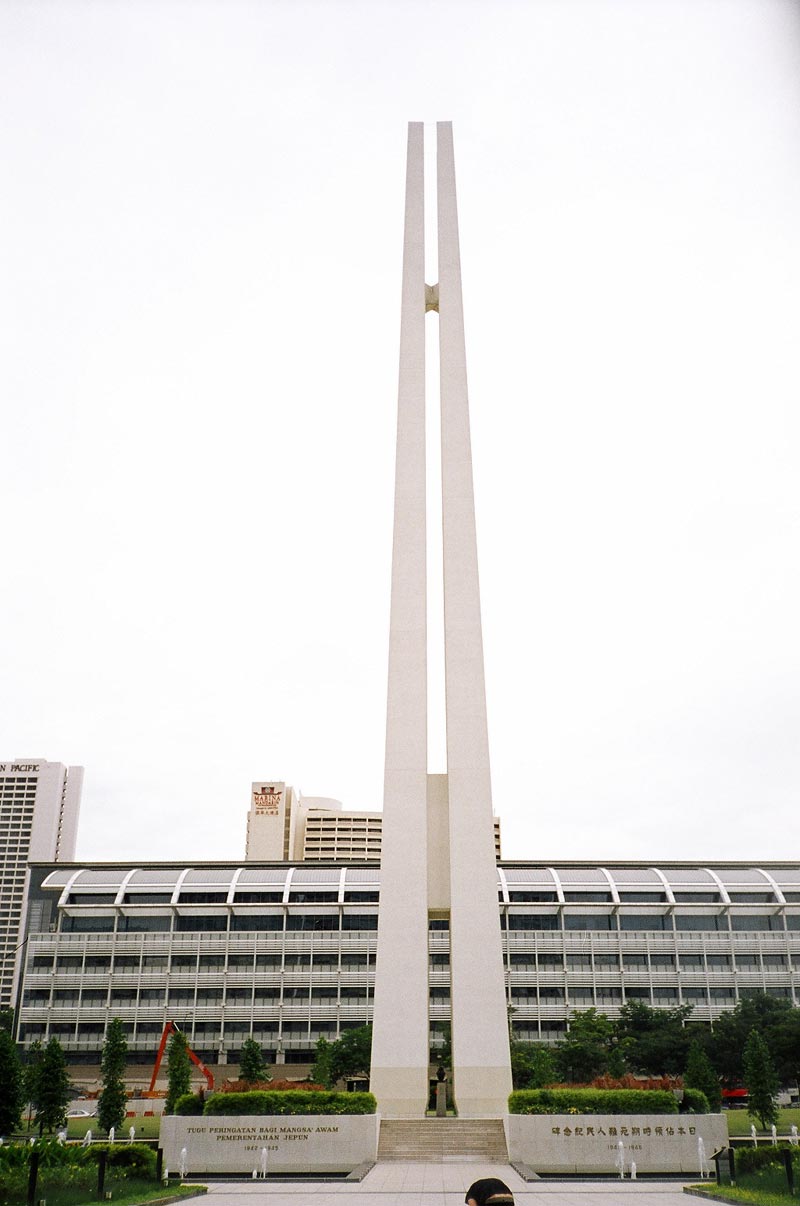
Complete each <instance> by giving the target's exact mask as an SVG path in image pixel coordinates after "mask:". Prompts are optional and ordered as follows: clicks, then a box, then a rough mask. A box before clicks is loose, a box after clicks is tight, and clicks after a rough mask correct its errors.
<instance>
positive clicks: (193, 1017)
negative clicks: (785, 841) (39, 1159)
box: [19, 862, 800, 1083]
mask: <svg viewBox="0 0 800 1206" xmlns="http://www.w3.org/2000/svg"><path fill="white" fill-rule="evenodd" d="M495 875H496V885H495V886H496V893H497V904H496V909H497V917H498V925H499V929H500V933H501V936H502V938H501V946H502V956H503V970H504V1001H505V1003H506V1004H507V1005H508V1006H511V1007H513V1013H512V1019H513V1020H512V1025H513V1030H514V1033H515V1036H516V1037H517V1038H519V1039H520V1040H523V1041H542V1042H555V1041H557V1040H558V1039H559V1038H561V1037H563V1035H564V1034H565V1033H566V1031H567V1028H568V1026H569V1017H570V1014H571V1013H572V1011H574V1010H584V1009H588V1008H591V1007H593V1006H594V1007H596V1008H597V1009H598V1010H600V1011H602V1012H604V1013H607V1014H609V1015H610V1016H612V1017H613V1016H615V1014H616V1013H617V1012H618V1011H619V1009H620V1008H621V1006H622V1005H624V1004H625V1003H626V1002H629V1001H644V1002H645V1003H646V1004H648V1005H651V1006H653V1007H654V1008H659V1007H664V1008H666V1007H670V1008H672V1007H675V1006H678V1005H691V1006H692V1009H693V1013H692V1019H693V1020H696V1021H702V1022H706V1023H708V1024H713V1022H714V1019H715V1018H717V1017H718V1016H719V1015H720V1013H721V1012H723V1011H725V1010H728V1009H732V1008H733V1007H734V1006H735V1005H736V1003H737V1002H738V1001H739V1000H741V999H742V998H743V997H745V996H747V995H748V994H752V993H754V992H767V993H770V994H772V995H774V996H777V997H782V998H784V999H786V1000H788V1001H791V1002H792V1003H794V1004H795V1005H800V864H797V863H795V864H782V865H780V866H777V865H772V864H770V865H765V866H762V867H760V868H756V867H753V866H750V865H743V864H742V865H739V864H725V865H724V866H720V865H706V866H700V865H699V864H685V863H684V864H679V865H678V864H669V865H662V866H660V867H653V866H648V865H645V864H634V863H625V864H620V865H616V866H609V867H599V866H596V865H590V864H585V863H570V864H565V863H559V864H554V865H552V866H544V865H541V864H536V863H529V862H526V863H522V862H514V863H512V862H504V863H501V864H499V865H498V866H497V867H496V870H495ZM380 891H381V869H380V867H379V866H378V865H377V864H364V863H358V864H353V865H341V864H338V865H334V864H328V865H325V864H317V865H311V864H308V863H307V864H304V865H287V864H285V863H284V864H273V865H267V864H263V865H255V864H246V865H235V864H231V863H206V864H202V865H197V866H194V867H185V866H180V865H178V864H169V865H168V864H164V863H159V864H153V865H151V866H145V867H133V866H121V865H118V864H115V865H109V864H106V865H101V864H95V865H92V866H76V865H72V866H66V865H56V864H52V863H50V864H44V865H37V866H34V867H33V868H32V879H31V899H30V917H31V925H30V932H29V938H28V943H27V951H26V958H25V976H24V983H23V985H22V992H21V997H20V1011H19V1039H20V1041H21V1042H22V1044H23V1045H24V1046H29V1045H30V1044H31V1043H32V1042H33V1041H34V1040H37V1039H39V1040H46V1039H47V1038H49V1037H50V1036H52V1035H55V1036H56V1037H57V1038H58V1039H59V1041H60V1042H61V1043H62V1044H63V1046H64V1049H65V1051H66V1053H67V1057H68V1059H69V1061H70V1063H71V1064H72V1065H73V1069H74V1075H75V1076H76V1078H77V1079H81V1076H82V1075H84V1076H85V1078H86V1079H87V1080H88V1082H91V1080H92V1078H93V1077H94V1076H96V1071H97V1064H98V1063H99V1059H100V1049H101V1046H102V1041H103V1035H104V1032H105V1028H106V1025H107V1023H108V1021H109V1020H110V1019H111V1018H114V1017H119V1018H121V1019H122V1021H123V1023H124V1026H125V1029H126V1031H127V1034H128V1041H129V1045H130V1052H131V1063H133V1064H135V1063H140V1064H142V1065H145V1066H147V1065H151V1064H152V1062H153V1060H154V1058H155V1051H156V1047H157V1045H158V1039H159V1036H160V1035H161V1032H162V1029H163V1026H164V1023H165V1021H167V1020H168V1019H172V1020H174V1021H176V1022H177V1023H178V1025H179V1026H180V1027H181V1028H182V1029H183V1030H184V1031H185V1032H186V1034H187V1037H188V1038H189V1042H190V1043H191V1045H192V1046H193V1047H194V1049H195V1050H196V1051H197V1052H198V1054H199V1055H201V1057H202V1058H203V1059H204V1060H206V1061H207V1062H208V1063H210V1064H212V1065H219V1066H221V1067H222V1068H223V1069H224V1068H225V1066H226V1065H235V1064H236V1063H237V1061H238V1058H239V1053H240V1051H241V1046H242V1043H243V1041H244V1039H245V1038H247V1037H248V1036H250V1035H252V1036H253V1037H254V1038H255V1039H256V1040H257V1041H258V1042H259V1043H260V1044H261V1046H262V1048H263V1050H264V1052H265V1054H267V1056H268V1058H269V1059H271V1060H272V1061H273V1063H276V1064H277V1065H278V1066H279V1067H280V1066H281V1065H283V1064H285V1065H290V1067H288V1068H287V1069H286V1074H287V1075H289V1076H301V1075H303V1074H304V1073H305V1071H307V1068H308V1066H309V1065H310V1063H311V1061H312V1060H313V1056H314V1045H315V1043H316V1041H317V1039H319V1038H320V1037H325V1038H327V1039H331V1040H332V1039H335V1038H336V1037H337V1036H338V1035H340V1034H341V1033H342V1032H343V1031H344V1030H346V1029H348V1028H350V1027H354V1026H361V1025H364V1024H365V1023H367V1022H371V1021H372V1019H373V997H374V988H375V963H376V954H377V937H378V918H379V911H380V909H379V900H380ZM426 948H427V949H426V968H425V994H426V1002H427V1005H426V1044H427V1050H426V1077H429V1076H430V1073H431V1070H432V1068H434V1067H435V1065H436V1060H437V1051H438V1049H439V1048H440V1046H441V1044H442V1041H443V1030H444V1027H445V1026H446V1025H448V1024H450V1023H451V1022H452V999H451V983H452V981H451V972H452V965H451V954H452V947H451V932H450V928H449V922H448V920H447V919H446V918H445V917H438V918H437V917H431V918H430V920H429V922H428V930H427V941H426ZM427 1061H431V1062H430V1063H428V1062H427ZM232 1074H235V1068H234V1069H232ZM148 1078H149V1073H148V1072H147V1070H146V1067H145V1068H143V1070H142V1077H141V1079H142V1083H146V1081H147V1079H148ZM135 1079H136V1077H135V1074H133V1072H131V1073H129V1080H130V1081H131V1082H134V1081H135Z"/></svg>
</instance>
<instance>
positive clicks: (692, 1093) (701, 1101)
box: [683, 1089, 711, 1114]
mask: <svg viewBox="0 0 800 1206" xmlns="http://www.w3.org/2000/svg"><path fill="white" fill-rule="evenodd" d="M710 1112H711V1106H710V1105H709V1103H708V1098H707V1097H706V1095H705V1093H704V1092H703V1090H702V1089H684V1090H683V1113H684V1114H710Z"/></svg>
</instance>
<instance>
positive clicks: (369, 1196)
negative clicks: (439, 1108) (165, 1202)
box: [208, 1161, 697, 1206]
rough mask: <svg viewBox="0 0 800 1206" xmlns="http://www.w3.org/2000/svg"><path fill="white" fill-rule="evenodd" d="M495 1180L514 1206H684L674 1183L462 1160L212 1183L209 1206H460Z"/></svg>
mask: <svg viewBox="0 0 800 1206" xmlns="http://www.w3.org/2000/svg"><path fill="white" fill-rule="evenodd" d="M489 1176H497V1177H500V1178H501V1179H502V1180H504V1181H505V1182H506V1184H507V1185H508V1186H509V1187H510V1188H511V1189H512V1190H513V1192H514V1199H515V1202H516V1206H583V1204H584V1203H590V1204H592V1206H614V1204H615V1203H617V1202H620V1203H623V1204H624V1206H687V1202H688V1201H691V1200H694V1201H697V1199H687V1198H686V1196H685V1195H684V1194H683V1193H682V1187H681V1183H680V1182H675V1181H536V1182H525V1181H523V1180H522V1179H521V1177H519V1176H517V1174H516V1173H515V1172H514V1171H513V1169H511V1168H509V1167H508V1166H507V1165H489V1164H477V1163H468V1162H462V1161H454V1162H452V1163H451V1162H447V1163H445V1164H394V1163H391V1164H389V1163H387V1164H378V1165H376V1166H375V1168H373V1169H372V1170H371V1172H369V1173H368V1174H367V1176H366V1177H365V1178H364V1180H363V1181H361V1182H360V1183H359V1184H352V1183H350V1184H348V1183H346V1182H344V1181H339V1182H324V1181H319V1182H315V1183H310V1184H309V1183H306V1184H302V1183H298V1182H294V1183H289V1184H287V1183H277V1182H273V1183H272V1184H270V1182H269V1181H267V1182H266V1183H265V1182H264V1181H253V1182H230V1181H228V1182H216V1183H214V1182H211V1183H209V1187H208V1198H209V1206H255V1204H256V1202H259V1201H264V1202H267V1203H275V1206H277V1203H279V1202H286V1203H288V1206H322V1203H323V1202H325V1201H327V1200H331V1201H335V1202H336V1206H392V1204H393V1203H397V1206H461V1204H462V1203H463V1201H464V1194H465V1192H466V1190H467V1188H468V1186H469V1185H470V1184H471V1183H472V1182H473V1181H475V1180H476V1179H477V1178H478V1177H489Z"/></svg>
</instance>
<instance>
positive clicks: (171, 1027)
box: [142, 1022, 214, 1097]
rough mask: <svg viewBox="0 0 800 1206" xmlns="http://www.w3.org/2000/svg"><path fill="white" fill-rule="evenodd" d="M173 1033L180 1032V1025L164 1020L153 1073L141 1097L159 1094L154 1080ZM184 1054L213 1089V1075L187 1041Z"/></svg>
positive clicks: (156, 1077) (156, 1078)
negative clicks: (148, 1086)
mask: <svg viewBox="0 0 800 1206" xmlns="http://www.w3.org/2000/svg"><path fill="white" fill-rule="evenodd" d="M175 1033H178V1034H180V1033H182V1031H181V1029H180V1027H179V1026H176V1025H175V1023H174V1022H165V1023H164V1029H163V1031H162V1034H161V1042H160V1043H159V1044H158V1051H157V1052H156V1062H155V1064H154V1065H153V1075H152V1077H151V1078H150V1088H149V1089H148V1090H147V1092H146V1093H142V1097H158V1096H159V1094H158V1093H156V1091H155V1088H156V1081H157V1080H158V1071H159V1068H160V1067H161V1061H162V1059H163V1058H164V1052H165V1051H166V1049H167V1042H168V1041H169V1039H170V1037H171V1036H172V1035H173V1034H175ZM186 1054H187V1055H188V1056H189V1059H190V1060H191V1061H192V1063H193V1064H196V1065H197V1067H198V1068H199V1069H200V1071H201V1072H202V1073H203V1076H205V1078H206V1082H207V1084H208V1088H209V1090H211V1089H213V1088H214V1077H213V1075H212V1073H211V1072H209V1070H208V1068H207V1067H206V1066H205V1064H204V1063H203V1061H202V1060H201V1059H200V1056H199V1055H195V1053H194V1051H192V1049H191V1047H190V1046H189V1044H188V1043H187V1044H186Z"/></svg>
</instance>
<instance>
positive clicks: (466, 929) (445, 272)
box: [436, 122, 511, 1117]
mask: <svg viewBox="0 0 800 1206" xmlns="http://www.w3.org/2000/svg"><path fill="white" fill-rule="evenodd" d="M436 133H437V196H438V238H439V361H440V400H441V423H442V530H443V561H444V650H445V692H446V703H445V710H446V721H447V783H448V798H449V830H450V902H451V904H450V910H451V911H450V961H451V1007H452V1025H453V1077H454V1092H455V1099H456V1105H457V1107H458V1111H459V1114H460V1115H461V1116H462V1117H490V1116H493V1115H494V1116H498V1115H501V1114H504V1113H506V1111H507V1099H508V1094H509V1093H510V1092H511V1066H510V1056H509V1042H508V1019H507V1009H506V997H505V988H504V971H503V958H502V945H501V934H500V916H499V909H498V903H497V870H496V865H495V854H494V829H493V822H492V788H491V778H490V772H489V738H488V730H487V723H486V690H485V685H484V669H483V637H482V633H481V607H480V589H479V582H478V553H477V543H476V537H475V505H474V499H473V486H472V451H471V444H470V427H469V405H468V397H467V366H466V349H465V341H464V313H463V306H462V299H461V257H460V252H459V241H458V214H457V209H456V180H455V163H454V155H453V129H452V125H451V123H450V122H439V123H437V127H436Z"/></svg>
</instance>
